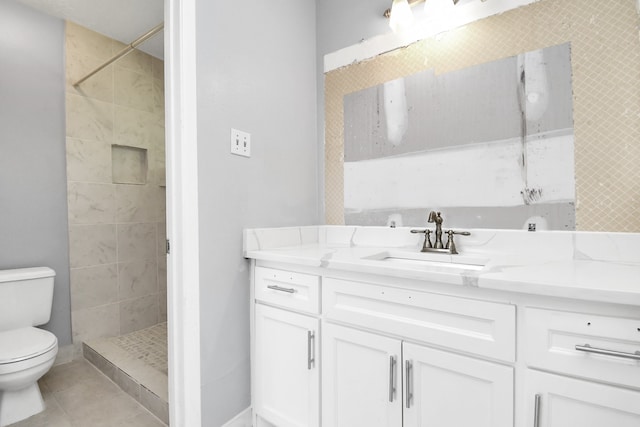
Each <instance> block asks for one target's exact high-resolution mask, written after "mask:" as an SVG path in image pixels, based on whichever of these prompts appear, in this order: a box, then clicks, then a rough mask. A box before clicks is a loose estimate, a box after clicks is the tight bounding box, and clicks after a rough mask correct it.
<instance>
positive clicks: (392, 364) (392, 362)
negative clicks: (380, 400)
mask: <svg viewBox="0 0 640 427" xmlns="http://www.w3.org/2000/svg"><path fill="white" fill-rule="evenodd" d="M395 394H396V357H395V356H389V402H393V396H394V395H395Z"/></svg>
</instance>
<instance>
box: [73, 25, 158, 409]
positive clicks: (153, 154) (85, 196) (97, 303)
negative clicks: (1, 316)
mask: <svg viewBox="0 0 640 427" xmlns="http://www.w3.org/2000/svg"><path fill="white" fill-rule="evenodd" d="M124 47H125V45H124V44H122V43H120V42H117V41H115V40H112V39H110V38H108V37H105V36H103V35H100V34H98V33H96V32H93V31H91V30H88V29H86V28H84V27H81V26H79V25H76V24H74V23H71V22H67V25H66V70H67V71H66V77H67V82H66V117H67V119H66V122H67V123H66V127H67V130H66V136H67V141H66V144H67V189H68V190H67V191H68V208H69V245H70V264H71V320H72V332H73V343H74V346H75V349H76V351H77V352H79V351H81V350H82V346H83V343H85V344H86V343H89V344H90V346H92V348H97V347H100V346H101V345H102V344H101V343H103V342H105V343H107V349H112V350H113V349H115V350H114V351H110V353H109V354H108V355H98V354H95V353H91V354H90V356H89V357H90V358H92V359H93V360H91V359H90V360H91V361H92V362H94V363H95V364H97V365H102V366H98V367H99V368H101V369H103V368H105V367H106V366H107V364H109V365H108V366H109V367H110V371H109V372H112V373H114V372H119V375H118V376H116V375H115V374H114V375H113V377H112V379H113V380H114V381H115V382H118V383H119V385H121V386H122V387H123V388H125V386H126V388H127V389H126V391H128V392H130V394H132V395H133V396H134V397H136V398H137V399H138V400H140V399H141V398H142V399H146V400H147V401H153V402H151V406H153V405H155V406H159V401H157V400H158V399H156V398H157V395H163V394H164V395H166V319H167V314H166V313H167V302H166V299H167V280H166V254H165V241H166V232H165V229H166V219H165V217H166V208H165V203H166V187H165V151H164V75H163V69H164V63H163V61H162V60H159V59H157V58H155V57H152V56H150V55H148V54H146V53H143V52H140V51H138V50H134V51H132V52H131V53H130V54H128V55H126V56H125V57H124V58H122V59H120V60H118V61H116V62H115V63H113V64H112V65H109V66H108V67H106V68H105V69H104V70H102V71H100V72H98V73H97V74H95V75H94V76H93V77H91V78H89V79H88V80H86V81H85V82H84V83H82V84H81V85H79V86H78V87H74V86H73V83H74V82H76V81H77V80H78V79H80V78H81V77H83V76H84V75H86V74H88V73H89V72H90V71H92V70H93V69H95V68H96V67H98V66H99V65H101V64H103V63H104V62H105V61H106V60H108V59H110V58H111V57H112V56H114V55H115V54H116V53H118V52H120V51H121V50H122V49H123V48H124ZM146 330H149V334H150V336H153V337H155V338H154V344H156V346H155V347H153V348H149V349H146V348H145V345H144V342H145V340H144V339H143V338H141V337H143V336H144V333H145V331H146ZM129 334H134V335H129ZM141 334H142V335H141ZM123 337H124V338H123ZM163 339H164V341H163ZM133 341H135V342H133ZM163 342H164V348H163V349H160V350H159V351H158V348H157V347H158V343H160V347H162V343H163ZM89 350H90V351H92V350H91V349H89ZM120 350H123V351H120ZM162 350H164V351H162ZM131 352H133V353H131ZM150 352H151V353H158V354H159V356H158V357H159V358H161V359H162V358H164V366H163V367H161V368H160V369H159V371H158V372H160V373H161V374H162V375H160V376H159V377H158V378H152V379H151V382H155V383H158V382H160V383H162V382H164V385H162V384H160V387H159V388H160V389H161V392H158V391H157V389H158V387H155V386H154V387H151V386H148V385H147V388H144V387H145V384H141V383H140V381H138V380H137V379H136V378H135V376H136V374H137V372H138V371H144V372H145V376H146V378H147V379H148V378H150V376H149V375H148V374H149V372H151V373H153V369H151V370H148V369H146V368H145V367H144V366H139V365H134V366H133V367H132V365H131V364H127V363H126V359H131V360H135V359H137V358H138V356H139V355H140V354H147V356H148V355H149V354H150ZM114 355H115V356H118V357H119V358H120V359H123V360H124V362H123V363H124V365H125V366H126V367H125V368H119V369H118V370H117V371H116V369H115V368H116V367H117V366H118V364H119V363H120V362H119V360H115V361H114V360H112V359H110V358H112V357H113V356H114ZM86 356H87V349H86V347H85V357H86ZM154 362H156V365H157V364H158V363H157V362H158V361H157V360H155V359H154ZM160 365H162V363H161V362H160ZM138 368H140V369H138ZM131 370H133V371H136V372H132V371H131ZM105 373H107V374H109V373H108V372H105ZM118 379H120V380H122V381H120V382H122V383H123V384H120V382H119V381H118ZM134 380H135V381H138V382H137V383H135V385H133V384H134V383H133V382H132V381H134ZM125 382H126V384H125ZM156 385H157V384H156ZM136 387H137V388H136ZM149 390H151V391H152V392H153V393H152V392H150V391H149ZM144 393H146V394H145V395H144V396H147V397H146V398H145V397H144V396H143V394H144ZM154 393H155V394H154ZM154 399H155V400H154ZM160 400H162V399H160ZM144 403H145V402H143V404H144ZM145 406H149V405H145ZM150 409H151V408H150ZM152 412H157V411H152ZM159 412H161V413H162V414H164V413H166V396H164V407H163V408H161V410H160V411H159ZM156 415H158V416H160V415H161V414H158V413H156ZM161 418H164V416H161Z"/></svg>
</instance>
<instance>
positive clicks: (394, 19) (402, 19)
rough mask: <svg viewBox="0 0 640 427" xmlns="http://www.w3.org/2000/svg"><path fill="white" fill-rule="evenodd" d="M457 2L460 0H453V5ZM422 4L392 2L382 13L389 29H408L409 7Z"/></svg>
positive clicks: (420, 0)
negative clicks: (387, 20)
mask: <svg viewBox="0 0 640 427" xmlns="http://www.w3.org/2000/svg"><path fill="white" fill-rule="evenodd" d="M432 1H433V0H432ZM459 1H460V0H453V4H454V5H455V4H457V3H458V2H459ZM423 2H425V0H393V2H392V3H391V7H390V8H389V9H387V10H385V12H384V16H385V17H386V18H389V27H391V29H392V30H393V31H394V32H398V31H400V30H403V29H405V28H408V27H409V26H410V25H411V24H412V23H413V12H411V6H414V5H416V4H418V3H423ZM426 2H429V0H426Z"/></svg>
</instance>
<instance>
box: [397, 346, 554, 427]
mask: <svg viewBox="0 0 640 427" xmlns="http://www.w3.org/2000/svg"><path fill="white" fill-rule="evenodd" d="M403 357H404V364H403V383H404V387H405V389H404V427H418V426H438V427H461V426H474V427H512V426H513V388H514V386H513V368H510V367H507V366H502V365H498V364H496V363H491V362H485V361H482V360H478V359H474V358H471V357H465V356H460V355H456V354H453V353H449V352H445V351H440V350H435V349H431V348H427V347H422V346H418V345H414V344H408V343H404V345H403ZM565 427H566V426H565Z"/></svg>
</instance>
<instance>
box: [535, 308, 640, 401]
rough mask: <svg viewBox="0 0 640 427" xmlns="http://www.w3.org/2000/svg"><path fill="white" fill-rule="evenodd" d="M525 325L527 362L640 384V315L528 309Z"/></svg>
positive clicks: (542, 367) (634, 385) (631, 385)
mask: <svg viewBox="0 0 640 427" xmlns="http://www.w3.org/2000/svg"><path fill="white" fill-rule="evenodd" d="M524 325H525V326H524V328H525V330H524V334H523V336H525V337H527V338H526V343H525V349H524V353H525V361H526V363H527V365H528V366H530V367H534V368H538V369H544V370H548V371H554V372H558V373H561V374H566V375H574V376H578V377H583V378H589V379H595V380H599V381H604V382H608V383H612V384H618V385H623V386H628V387H634V388H640V319H630V318H622V317H613V316H600V315H592V314H585V313H572V312H565V311H555V310H544V309H538V308H527V309H525V323H524ZM601 350H603V351H601ZM636 352H637V353H636Z"/></svg>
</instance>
